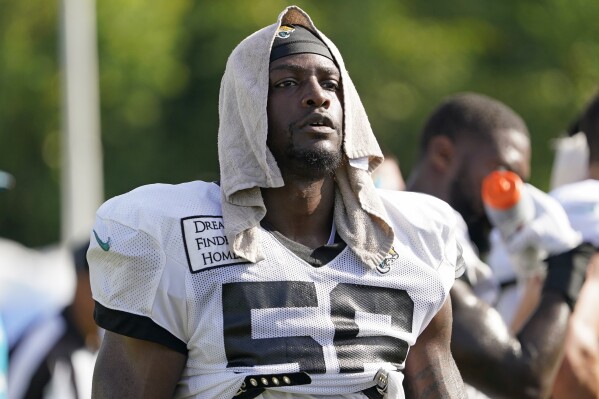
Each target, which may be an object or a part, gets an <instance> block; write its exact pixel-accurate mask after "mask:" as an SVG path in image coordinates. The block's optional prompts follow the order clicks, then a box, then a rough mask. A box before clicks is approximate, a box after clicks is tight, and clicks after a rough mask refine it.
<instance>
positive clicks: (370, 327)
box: [88, 7, 464, 399]
mask: <svg viewBox="0 0 599 399" xmlns="http://www.w3.org/2000/svg"><path fill="white" fill-rule="evenodd" d="M219 113H220V125H219V132H218V135H219V142H218V147H219V161H220V171H221V175H220V177H221V180H220V182H219V183H214V182H201V181H195V182H190V183H185V184H180V185H175V186H171V185H150V186H145V187H141V188H138V189H136V190H133V191H132V192H129V193H127V194H124V195H122V196H119V197H116V198H113V199H111V200H109V201H107V202H106V203H105V204H104V205H102V207H101V208H100V209H99V210H98V212H97V218H96V223H95V225H94V229H93V232H92V241H93V242H92V244H91V246H90V250H89V253H88V258H89V262H90V266H91V281H92V289H93V295H94V299H95V301H96V310H95V316H96V321H97V322H98V324H99V325H100V326H101V327H103V328H104V329H106V331H107V332H106V335H105V338H104V340H103V343H102V346H101V349H100V352H99V355H98V360H97V364H96V368H95V372H94V384H93V392H94V396H95V397H96V398H112V397H119V398H170V397H178V398H183V397H185V398H204V399H214V398H222V399H230V398H234V397H235V398H240V399H242V398H261V399H268V398H306V399H308V398H331V399H333V398H347V399H358V398H360V399H365V398H383V397H384V398H389V399H395V398H404V389H403V379H404V376H405V377H406V379H407V380H408V382H409V383H407V384H406V385H407V386H408V387H409V388H408V389H409V394H410V395H412V394H413V395H423V394H426V395H429V396H430V395H435V397H444V398H450V397H451V398H463V397H464V392H463V383H462V381H461V377H460V375H459V372H458V370H457V368H456V365H455V362H454V361H453V358H452V355H451V352H450V336H451V318H452V315H451V303H450V298H449V290H450V288H451V286H452V285H453V282H454V280H455V277H456V276H459V275H460V274H461V272H462V269H463V262H462V260H461V255H460V247H459V245H458V244H457V241H456V238H455V221H456V219H455V216H454V214H453V212H452V210H451V209H450V208H449V206H448V205H447V204H445V203H444V202H442V201H439V200H438V199H435V198H432V197H430V196H424V195H421V194H415V193H406V192H396V191H384V190H377V189H376V188H375V186H374V184H373V181H372V179H371V178H370V172H371V171H372V170H374V169H375V168H376V167H377V166H378V165H379V164H380V163H381V162H382V154H381V151H380V148H379V146H378V144H377V142H376V140H375V137H374V135H373V133H372V130H371V127H370V124H369V122H368V119H367V117H366V114H365V112H364V108H363V106H362V104H361V102H360V99H359V97H358V95H357V92H356V90H355V87H354V86H353V84H352V82H351V79H350V78H349V76H348V74H347V71H346V69H345V67H344V64H343V60H342V58H341V55H340V54H339V51H338V50H337V48H336V47H335V46H334V45H333V43H332V42H331V41H330V40H329V39H328V38H326V36H325V35H324V34H322V33H321V32H319V31H318V30H317V29H316V27H315V26H314V24H313V23H312V21H311V20H310V18H309V17H308V15H307V14H306V13H304V12H303V11H302V10H300V9H299V8H297V7H289V8H287V9H285V10H284V11H283V12H282V13H281V14H280V16H279V20H278V22H277V23H275V24H273V25H271V26H268V27H266V28H264V29H262V30H260V31H258V32H256V33H254V34H253V35H251V36H249V37H248V38H246V39H245V40H244V41H242V42H241V43H240V44H239V45H238V46H237V47H236V48H235V50H234V51H233V53H232V54H231V56H230V57H229V60H228V62H227V67H226V69H225V73H224V77H223V80H222V84H221V92H220V101H219ZM408 352H409V357H410V362H409V365H408V366H406V363H405V361H406V357H407V356H408Z"/></svg>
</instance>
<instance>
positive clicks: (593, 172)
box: [589, 162, 599, 180]
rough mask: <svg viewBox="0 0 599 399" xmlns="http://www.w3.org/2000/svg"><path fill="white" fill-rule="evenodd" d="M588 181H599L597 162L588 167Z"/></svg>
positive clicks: (598, 164) (598, 163)
mask: <svg viewBox="0 0 599 399" xmlns="http://www.w3.org/2000/svg"><path fill="white" fill-rule="evenodd" d="M589 179H594V180H599V162H592V163H591V164H590V165H589Z"/></svg>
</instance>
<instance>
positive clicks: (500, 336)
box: [407, 130, 570, 398]
mask: <svg viewBox="0 0 599 399" xmlns="http://www.w3.org/2000/svg"><path fill="white" fill-rule="evenodd" d="M464 162H467V163H468V165H467V166H468V167H467V168H464V167H463V163H464ZM529 164H530V144H529V140H528V138H527V137H526V135H524V134H523V133H520V132H517V131H513V130H512V131H506V130H504V131H498V132H495V134H494V135H493V139H492V140H490V141H489V140H485V141H476V140H473V139H469V138H465V137H462V138H458V139H456V141H455V142H454V141H452V140H451V139H449V138H448V137H446V136H437V137H434V138H433V139H432V140H431V142H430V145H429V147H428V149H427V152H426V153H425V154H424V156H423V157H422V158H421V160H420V162H419V164H418V165H417V166H416V168H415V170H414V172H413V174H412V175H411V177H410V179H409V181H408V184H407V189H408V190H411V191H420V192H424V193H427V194H431V195H434V196H437V197H439V198H441V199H444V200H446V201H448V202H449V204H450V205H453V204H452V198H451V196H450V188H451V187H452V184H453V182H454V181H455V180H456V179H458V178H460V179H466V181H467V182H468V184H469V185H471V187H472V191H470V192H469V193H465V195H469V196H470V205H471V206H470V212H472V214H470V215H463V216H464V218H465V219H466V218H467V217H477V216H478V217H481V216H482V215H481V214H480V213H481V212H483V211H484V210H483V208H482V199H481V197H480V194H478V193H480V187H481V183H482V179H483V177H484V176H486V175H487V174H488V173H490V172H491V171H493V170H496V169H497V168H500V167H501V168H504V169H508V170H512V171H514V172H516V173H518V174H519V175H520V176H521V177H522V178H523V179H524V180H526V179H527V178H528V175H529ZM458 173H460V174H461V175H460V176H456V174H458ZM464 174H466V175H465V176H464ZM451 300H452V304H453V317H454V323H453V333H452V342H451V349H452V352H453V355H454V357H455V360H456V363H457V364H458V367H459V369H460V372H461V373H462V376H463V377H464V381H466V382H467V383H469V384H471V385H472V386H474V387H476V388H477V389H479V390H481V391H483V392H485V393H487V394H488V395H490V396H492V397H494V398H547V397H548V396H549V395H550V392H551V384H552V380H553V377H554V375H555V373H556V371H557V367H558V366H559V362H560V359H561V354H562V348H563V342H564V339H565V335H566V329H567V325H568V318H569V316H570V309H569V307H568V305H567V304H566V302H565V300H564V297H563V296H562V295H560V294H558V293H554V292H547V293H544V294H543V296H542V298H541V301H540V304H539V306H538V307H537V309H536V310H535V312H534V313H533V314H532V316H531V317H530V319H529V320H528V322H527V323H526V324H525V325H524V326H523V328H522V329H521V330H520V333H519V334H518V335H517V336H514V335H512V333H510V331H509V328H508V327H507V326H506V325H505V323H504V322H503V320H502V318H501V316H500V315H499V313H498V312H497V311H496V310H495V309H493V308H491V307H490V306H489V305H487V304H486V303H485V302H483V301H482V300H480V299H478V298H477V297H476V296H475V295H474V293H473V291H472V289H471V288H470V286H468V285H467V284H466V283H465V282H463V281H456V282H455V284H454V286H453V288H452V289H451ZM548 332H550V333H548ZM409 362H410V358H409V357H408V363H409Z"/></svg>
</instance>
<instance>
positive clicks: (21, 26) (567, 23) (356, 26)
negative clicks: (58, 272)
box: [0, 0, 599, 246]
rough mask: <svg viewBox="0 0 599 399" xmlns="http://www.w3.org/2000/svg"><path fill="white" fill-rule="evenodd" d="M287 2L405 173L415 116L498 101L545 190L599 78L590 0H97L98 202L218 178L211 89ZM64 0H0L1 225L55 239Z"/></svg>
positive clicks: (28, 240)
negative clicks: (141, 189) (6, 179)
mask: <svg viewBox="0 0 599 399" xmlns="http://www.w3.org/2000/svg"><path fill="white" fill-rule="evenodd" d="M290 4H297V5H298V6H300V7H302V8H303V9H304V10H305V11H307V12H308V13H309V14H310V15H311V17H312V18H313V20H314V21H315V23H316V25H317V26H318V27H319V28H320V29H321V30H322V31H323V32H324V33H325V34H326V35H327V36H329V37H330V38H331V39H332V40H333V41H334V42H335V43H336V45H337V46H338V47H339V49H340V50H341V53H342V54H343V56H344V60H345V63H346V65H347V68H348V70H349V72H350V74H351V75H352V78H353V80H354V82H355V84H356V86H357V88H358V91H359V93H360V94H361V97H362V101H363V102H364V105H365V107H366V110H367V112H368V115H369V118H370V121H371V123H372V125H373V127H374V131H375V133H376V135H377V137H378V138H379V141H380V143H381V145H382V146H383V147H384V148H386V149H388V150H390V151H391V152H393V153H395V154H396V155H397V156H398V157H399V159H400V162H401V167H402V170H403V173H404V176H407V175H408V174H409V172H410V169H411V166H412V164H413V162H414V158H415V154H416V147H417V145H416V138H417V135H418V132H419V130H420V127H421V126H422V124H423V121H424V119H425V118H426V116H427V115H428V114H429V113H430V112H431V110H432V109H433V108H434V107H435V106H436V105H437V104H438V103H439V102H440V101H441V99H442V98H443V97H445V96H447V95H449V94H452V93H455V92H458V91H477V92H481V93H485V94H488V95H490V96H493V97H495V98H498V99H500V100H502V101H504V102H506V103H507V104H508V105H510V106H511V107H512V108H514V109H515V110H516V111H517V112H518V113H520V114H521V115H522V116H523V117H524V118H525V120H526V121H527V123H528V125H529V128H530V130H531V134H532V137H533V167H532V170H533V174H532V183H533V184H535V185H537V186H539V187H540V188H543V189H548V184H549V183H548V182H549V176H550V169H551V163H552V158H553V152H552V150H551V145H550V141H551V139H552V138H555V137H558V136H559V135H560V134H562V132H563V131H564V130H565V129H566V128H567V127H568V125H569V124H570V123H571V121H572V120H573V119H574V118H575V117H576V115H577V113H578V112H579V111H580V109H581V108H582V106H583V104H584V103H585V102H586V101H587V100H588V99H589V98H590V97H591V96H592V94H594V92H595V91H596V89H597V88H598V82H599V23H598V21H599V1H597V0H544V1H541V0H519V1H516V0H505V1H493V2H491V1H480V0H454V1H451V2H449V1H397V0H373V1H369V2H368V1H358V0H327V1H322V0H320V1H316V0H313V1H311V0H305V1H302V0H298V1H295V2H289V1H281V0H254V1H241V0H237V1H234V0H218V1H216V0H211V1H209V0H169V1H156V0H143V1H142V0H101V1H98V2H97V18H98V52H99V60H100V66H99V68H100V71H99V72H100V83H99V84H100V95H101V130H102V143H103V147H104V150H103V151H104V173H105V195H106V198H109V197H112V196H114V195H118V194H121V193H123V192H126V191H129V190H131V189H132V188H134V187H136V186H139V185H142V184H147V183H152V182H165V183H178V182H183V181H187V180H193V179H203V180H212V179H217V178H218V163H217V155H216V154H217V153H216V131H217V125H218V113H217V104H218V90H219V85H220V78H221V76H222V73H223V70H224V66H225V62H226V59H227V56H228V54H229V53H230V51H231V50H232V49H233V47H234V46H235V45H236V44H237V43H238V42H239V41H240V40H241V39H242V38H244V37H246V36H247V35H249V34H251V33H252V32H254V31H255V30H257V29H259V28H261V27H263V26H266V25H269V24H271V23H274V22H275V21H276V17H277V15H278V14H279V12H280V11H281V10H282V9H283V8H284V7H285V6H287V5H290ZM59 35H60V32H59V2H52V1H49V2H48V1H39V0H18V1H14V0H0V49H1V52H0V149H1V152H0V170H5V171H8V172H11V173H12V174H13V175H14V176H15V177H16V181H17V185H16V187H15V188H14V189H13V190H11V191H9V192H5V193H2V195H0V209H1V210H2V211H1V214H0V220H1V223H0V236H1V237H6V238H11V239H14V240H16V241H19V242H21V243H23V244H25V245H28V246H43V245H46V244H50V243H54V242H56V241H58V240H59V237H60V226H59V223H60V214H59V213H60V189H59V184H60V130H61V125H62V123H61V109H60V107H61V93H60V90H61V71H60V62H59Z"/></svg>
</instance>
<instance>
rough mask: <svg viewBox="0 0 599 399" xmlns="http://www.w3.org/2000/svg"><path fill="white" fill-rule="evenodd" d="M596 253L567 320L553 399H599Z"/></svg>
mask: <svg viewBox="0 0 599 399" xmlns="http://www.w3.org/2000/svg"><path fill="white" fill-rule="evenodd" d="M597 304H599V253H598V254H596V255H595V256H594V257H593V258H592V260H591V265H590V266H589V270H588V274H587V280H586V282H585V283H584V285H583V286H582V290H581V291H580V297H579V298H578V302H577V303H576V307H575V308H574V313H573V314H572V317H571V318H570V324H569V326H568V334H567V336H566V343H565V345H564V346H565V355H564V360H563V361H562V363H561V365H560V368H559V371H558V373H557V376H556V377H555V383H554V386H553V398H554V399H567V398H577V399H599V312H597Z"/></svg>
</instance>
